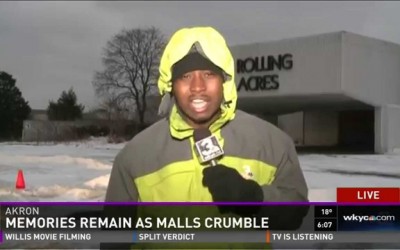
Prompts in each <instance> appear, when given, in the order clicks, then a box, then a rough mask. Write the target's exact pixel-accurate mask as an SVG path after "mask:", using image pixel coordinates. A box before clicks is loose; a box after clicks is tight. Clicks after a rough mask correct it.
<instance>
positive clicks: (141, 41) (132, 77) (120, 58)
mask: <svg viewBox="0 0 400 250" xmlns="http://www.w3.org/2000/svg"><path fill="white" fill-rule="evenodd" d="M164 46H165V38H164V35H163V34H162V33H161V32H160V31H159V30H158V29H156V28H154V27H151V28H148V29H130V30H126V29H123V30H122V31H121V32H120V33H118V34H116V35H115V36H114V37H113V38H112V39H111V40H110V41H108V42H107V45H106V47H105V49H104V55H103V66H104V70H103V71H98V72H96V73H95V75H94V80H93V86H94V88H95V90H96V94H97V95H98V96H99V97H103V98H104V97H107V96H108V97H109V96H114V97H115V99H116V101H117V102H118V103H119V104H120V105H121V104H122V103H124V104H125V105H134V106H135V107H136V111H137V115H138V119H139V121H138V122H139V125H141V126H142V125H144V123H145V113H146V109H147V102H146V97H147V96H148V95H149V94H153V93H155V90H156V88H155V86H156V81H157V76H158V65H159V62H160V57H161V53H162V51H163V49H164Z"/></svg>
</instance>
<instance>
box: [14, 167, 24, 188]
mask: <svg viewBox="0 0 400 250" xmlns="http://www.w3.org/2000/svg"><path fill="white" fill-rule="evenodd" d="M15 188H16V189H25V180H24V173H23V172H22V170H21V169H20V170H18V175H17V181H16V183H15Z"/></svg>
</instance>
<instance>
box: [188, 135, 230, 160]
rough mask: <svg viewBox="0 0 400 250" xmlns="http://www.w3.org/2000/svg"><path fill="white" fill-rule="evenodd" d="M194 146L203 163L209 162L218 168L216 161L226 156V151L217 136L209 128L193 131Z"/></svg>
mask: <svg viewBox="0 0 400 250" xmlns="http://www.w3.org/2000/svg"><path fill="white" fill-rule="evenodd" d="M193 138H194V145H195V149H196V152H197V155H198V156H199V158H200V161H201V163H206V162H209V163H210V164H211V166H216V165H217V161H216V159H217V158H219V157H220V156H222V155H224V150H223V149H222V147H221V145H219V142H218V140H217V137H215V135H212V134H211V132H210V130H209V129H208V128H201V129H195V130H194V131H193Z"/></svg>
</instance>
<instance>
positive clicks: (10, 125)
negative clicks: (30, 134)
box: [0, 71, 31, 140]
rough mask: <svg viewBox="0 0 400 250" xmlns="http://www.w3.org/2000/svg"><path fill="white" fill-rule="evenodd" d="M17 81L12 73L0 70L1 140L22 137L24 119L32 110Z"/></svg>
mask: <svg viewBox="0 0 400 250" xmlns="http://www.w3.org/2000/svg"><path fill="white" fill-rule="evenodd" d="M15 83H16V79H15V78H13V76H12V75H11V74H9V73H7V72H4V71H0V140H16V139H20V138H21V136H22V127H23V121H24V120H25V119H26V118H27V117H28V116H29V114H30V112H31V108H30V107H29V104H28V102H27V101H25V99H24V98H23V97H22V93H21V91H20V90H19V88H18V87H17V86H16V85H15Z"/></svg>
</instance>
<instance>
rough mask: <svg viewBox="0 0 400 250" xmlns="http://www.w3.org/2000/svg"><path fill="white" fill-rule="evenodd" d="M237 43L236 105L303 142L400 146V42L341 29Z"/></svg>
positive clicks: (379, 149)
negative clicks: (249, 42)
mask: <svg viewBox="0 0 400 250" xmlns="http://www.w3.org/2000/svg"><path fill="white" fill-rule="evenodd" d="M231 49H232V53H233V56H234V58H235V61H236V62H235V63H236V66H235V67H236V73H237V74H236V84H237V89H238V95H239V99H238V108H239V109H242V110H245V111H247V112H249V113H252V114H255V115H257V116H259V117H261V118H263V119H265V120H268V121H270V122H272V123H274V124H276V125H277V126H278V127H280V128H281V129H283V130H284V131H286V132H287V133H288V134H289V135H290V136H291V137H292V138H293V140H294V142H295V144H296V145H297V146H298V147H300V148H301V147H304V148H314V147H315V148H336V149H339V150H350V151H354V150H362V151H366V152H376V153H392V152H394V151H400V45H399V44H394V43H390V42H386V41H382V40H378V39H374V38H369V37H364V36H361V35H357V34H353V33H349V32H335V33H328V34H321V35H315V36H308V37H300V38H293V39H284V40H279V41H273V42H265V43H255V44H245V45H237V46H232V47H231ZM249 129H251V128H249Z"/></svg>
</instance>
